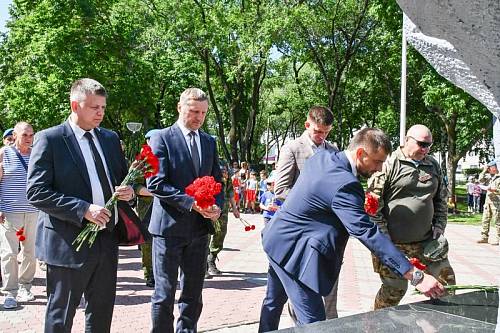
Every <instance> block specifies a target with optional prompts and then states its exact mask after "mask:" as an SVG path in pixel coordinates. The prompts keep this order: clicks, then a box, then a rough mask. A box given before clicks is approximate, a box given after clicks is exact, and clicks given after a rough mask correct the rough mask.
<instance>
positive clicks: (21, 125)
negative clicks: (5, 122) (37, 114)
mask: <svg viewBox="0 0 500 333" xmlns="http://www.w3.org/2000/svg"><path fill="white" fill-rule="evenodd" d="M25 128H31V129H33V126H31V124H29V123H27V122H25V121H20V122H18V123H17V124H16V126H14V130H13V131H12V133H16V134H19V133H20V132H21V131H22V130H23V129H25Z"/></svg>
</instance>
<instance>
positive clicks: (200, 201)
mask: <svg viewBox="0 0 500 333" xmlns="http://www.w3.org/2000/svg"><path fill="white" fill-rule="evenodd" d="M220 191H222V184H221V183H217V182H216V181H215V179H214V177H212V176H204V177H200V178H196V179H195V180H194V181H193V183H192V184H191V185H189V186H188V187H186V194H187V195H189V196H190V197H193V198H194V201H195V203H196V205H197V206H198V207H200V208H201V209H206V208H209V207H212V206H213V205H214V204H215V196H216V195H217V194H219V193H220Z"/></svg>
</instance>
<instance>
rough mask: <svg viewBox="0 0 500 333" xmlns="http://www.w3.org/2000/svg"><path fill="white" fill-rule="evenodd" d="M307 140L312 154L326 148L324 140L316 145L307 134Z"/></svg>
mask: <svg viewBox="0 0 500 333" xmlns="http://www.w3.org/2000/svg"><path fill="white" fill-rule="evenodd" d="M307 140H308V141H309V144H310V145H311V148H312V150H313V154H316V153H317V152H318V151H320V150H323V149H326V142H325V141H323V142H321V144H320V145H319V146H318V145H316V144H315V143H314V141H313V140H311V138H310V137H309V136H307Z"/></svg>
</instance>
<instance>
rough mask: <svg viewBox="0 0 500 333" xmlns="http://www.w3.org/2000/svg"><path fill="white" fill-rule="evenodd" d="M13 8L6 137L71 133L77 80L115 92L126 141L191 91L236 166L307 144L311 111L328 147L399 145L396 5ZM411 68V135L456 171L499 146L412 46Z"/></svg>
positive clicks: (383, 1)
mask: <svg viewBox="0 0 500 333" xmlns="http://www.w3.org/2000/svg"><path fill="white" fill-rule="evenodd" d="M11 9H12V10H11V14H12V19H11V21H10V22H9V25H8V27H9V31H8V34H7V35H6V36H5V38H3V39H0V128H7V127H10V126H12V124H13V123H15V122H17V121H19V120H25V121H29V122H31V123H32V124H33V125H34V126H35V128H36V129H37V130H40V129H43V128H46V127H48V126H52V125H55V124H58V123H60V122H62V121H64V120H65V119H66V118H67V117H68V115H69V103H68V91H69V87H70V85H71V83H72V81H74V80H75V79H77V78H80V77H92V78H94V79H97V80H98V81H100V82H101V83H103V84H104V86H105V87H106V88H107V89H108V92H109V99H108V107H107V115H106V117H105V121H104V122H103V124H102V125H103V126H105V127H108V128H111V129H114V130H116V131H117V132H118V133H119V134H120V135H121V136H122V137H124V138H125V139H126V141H127V140H128V138H129V137H130V136H129V135H128V134H127V133H128V132H127V130H126V129H125V124H126V122H129V121H136V122H141V123H143V125H144V127H143V130H148V129H150V128H156V127H164V126H169V125H171V124H172V123H173V122H174V121H175V120H176V119H177V111H176V105H177V101H178V98H179V95H180V93H181V92H182V91H183V90H184V89H185V88H187V87H190V86H198V87H200V88H202V89H204V90H205V91H207V93H209V95H210V102H211V103H210V110H211V111H210V112H209V115H208V118H207V122H206V124H205V130H207V131H208V132H209V133H211V134H217V136H218V138H219V143H220V148H221V153H222V154H223V155H224V158H225V159H227V160H231V159H233V160H234V159H236V160H249V162H251V163H253V164H255V163H256V162H258V161H259V160H260V159H261V158H262V157H263V156H264V155H265V153H266V146H265V145H266V142H265V141H266V140H265V138H266V137H267V133H269V142H270V143H271V144H275V145H276V146H277V147H278V149H280V148H281V146H282V145H283V143H284V141H285V139H286V138H287V137H296V136H298V135H300V134H301V133H302V131H303V129H304V127H303V122H304V120H305V115H306V113H307V110H308V109H309V108H310V107H311V106H312V105H326V106H329V107H331V108H332V110H333V111H334V113H335V115H336V122H335V125H334V130H333V131H332V132H331V134H330V138H329V139H330V140H331V141H336V142H337V143H339V145H340V146H341V147H343V146H345V143H347V142H348V140H349V138H350V136H351V135H352V133H353V132H354V131H356V130H357V129H359V128H360V127H362V126H376V127H380V128H382V129H384V130H385V131H386V132H387V133H388V134H389V135H390V136H391V137H392V138H393V142H394V143H395V145H397V143H398V142H399V109H400V105H399V99H400V96H399V94H400V71H401V68H400V63H401V25H402V12H401V10H400V9H399V7H398V5H397V3H396V2H395V1H389V0H370V1H368V0H363V1H356V0H347V1H340V0H325V1H276V0H274V1H273V0H265V1H223V0H213V1H199V0H193V1H182V0H172V1H162V0H86V1H80V0H78V1H74V0H71V1H62V0H38V1H23V0H14V2H13V6H12V8H11ZM407 61H408V78H407V81H408V84H407V91H408V94H407V100H408V102H407V113H408V114H407V116H408V126H409V125H412V124H415V123H422V124H425V125H427V126H428V127H429V128H431V130H432V133H433V137H434V142H435V144H434V146H433V149H435V150H445V151H448V152H449V153H450V154H449V156H451V159H450V161H449V163H448V166H449V167H450V164H453V163H455V162H456V161H458V159H460V158H461V157H463V156H464V155H465V153H466V152H467V151H470V150H471V149H472V147H473V146H474V145H475V144H476V143H478V142H481V141H482V140H485V141H487V139H488V137H489V136H491V115H490V114H489V113H488V112H487V110H486V109H485V108H484V107H483V106H481V105H480V104H479V103H478V102H477V101H475V100H474V99H473V98H471V97H470V96H469V95H467V94H466V93H465V92H463V91H462V90H461V89H458V88H456V87H454V86H453V85H451V84H450V83H449V82H447V81H446V80H445V79H443V78H441V77H440V76H439V75H438V74H437V73H436V72H435V71H434V70H433V69H432V68H431V67H430V65H429V64H427V63H426V62H425V60H424V59H423V58H422V57H421V56H420V55H419V54H418V53H417V52H416V51H415V50H413V49H412V48H411V47H409V50H408V59H407ZM141 134H142V133H141ZM454 161H455V162H454ZM452 167H453V166H451V168H452ZM450 171H453V170H452V169H449V172H450Z"/></svg>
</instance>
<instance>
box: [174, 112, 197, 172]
mask: <svg viewBox="0 0 500 333" xmlns="http://www.w3.org/2000/svg"><path fill="white" fill-rule="evenodd" d="M177 125H178V126H179V128H180V129H181V132H182V135H183V136H184V140H186V144H187V146H188V149H189V153H190V154H191V136H189V133H191V132H195V133H196V135H195V137H194V139H195V140H196V146H197V147H198V156H199V157H200V166H201V141H200V133H199V132H198V130H196V131H191V130H190V129H189V128H187V127H186V126H184V124H183V123H182V122H181V121H180V120H177ZM191 156H193V155H192V154H191Z"/></svg>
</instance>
